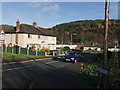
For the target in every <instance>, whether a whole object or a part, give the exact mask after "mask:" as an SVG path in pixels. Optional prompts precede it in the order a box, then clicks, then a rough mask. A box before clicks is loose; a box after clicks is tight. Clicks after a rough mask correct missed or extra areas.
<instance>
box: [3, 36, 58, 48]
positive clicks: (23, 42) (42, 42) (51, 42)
mask: <svg viewBox="0 0 120 90" xmlns="http://www.w3.org/2000/svg"><path fill="white" fill-rule="evenodd" d="M30 35H31V38H28V34H18V45H19V46H21V47H24V48H26V47H27V45H32V44H38V45H37V47H36V49H37V48H39V49H42V48H49V49H50V50H54V49H56V37H53V36H43V35H40V39H39V38H38V35H34V34H30ZM15 38H16V34H6V35H5V44H6V46H8V44H10V43H12V46H14V45H15Z"/></svg>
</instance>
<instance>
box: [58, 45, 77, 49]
mask: <svg viewBox="0 0 120 90" xmlns="http://www.w3.org/2000/svg"><path fill="white" fill-rule="evenodd" d="M56 47H57V48H62V47H70V49H75V47H77V45H65V44H64V45H62V44H59V45H56Z"/></svg>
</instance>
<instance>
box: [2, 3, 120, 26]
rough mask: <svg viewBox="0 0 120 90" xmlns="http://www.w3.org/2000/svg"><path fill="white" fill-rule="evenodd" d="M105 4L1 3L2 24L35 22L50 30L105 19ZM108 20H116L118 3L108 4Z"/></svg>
mask: <svg viewBox="0 0 120 90" xmlns="http://www.w3.org/2000/svg"><path fill="white" fill-rule="evenodd" d="M104 8H105V2H2V24H8V25H14V26H15V24H16V21H17V20H18V19H19V21H20V23H21V24H22V23H24V24H30V25H32V23H33V22H37V23H38V26H40V27H43V28H51V27H53V26H55V25H57V24H62V23H67V22H72V21H78V20H96V19H104V18H105V10H104ZM110 19H118V3H117V2H111V3H110Z"/></svg>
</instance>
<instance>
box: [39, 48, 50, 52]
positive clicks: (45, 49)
mask: <svg viewBox="0 0 120 90" xmlns="http://www.w3.org/2000/svg"><path fill="white" fill-rule="evenodd" d="M40 51H42V52H48V51H50V49H49V48H43V49H41V50H40Z"/></svg>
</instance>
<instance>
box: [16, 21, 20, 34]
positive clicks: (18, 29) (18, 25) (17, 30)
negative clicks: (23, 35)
mask: <svg viewBox="0 0 120 90" xmlns="http://www.w3.org/2000/svg"><path fill="white" fill-rule="evenodd" d="M19 31H20V21H19V20H17V22H16V32H19Z"/></svg>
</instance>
